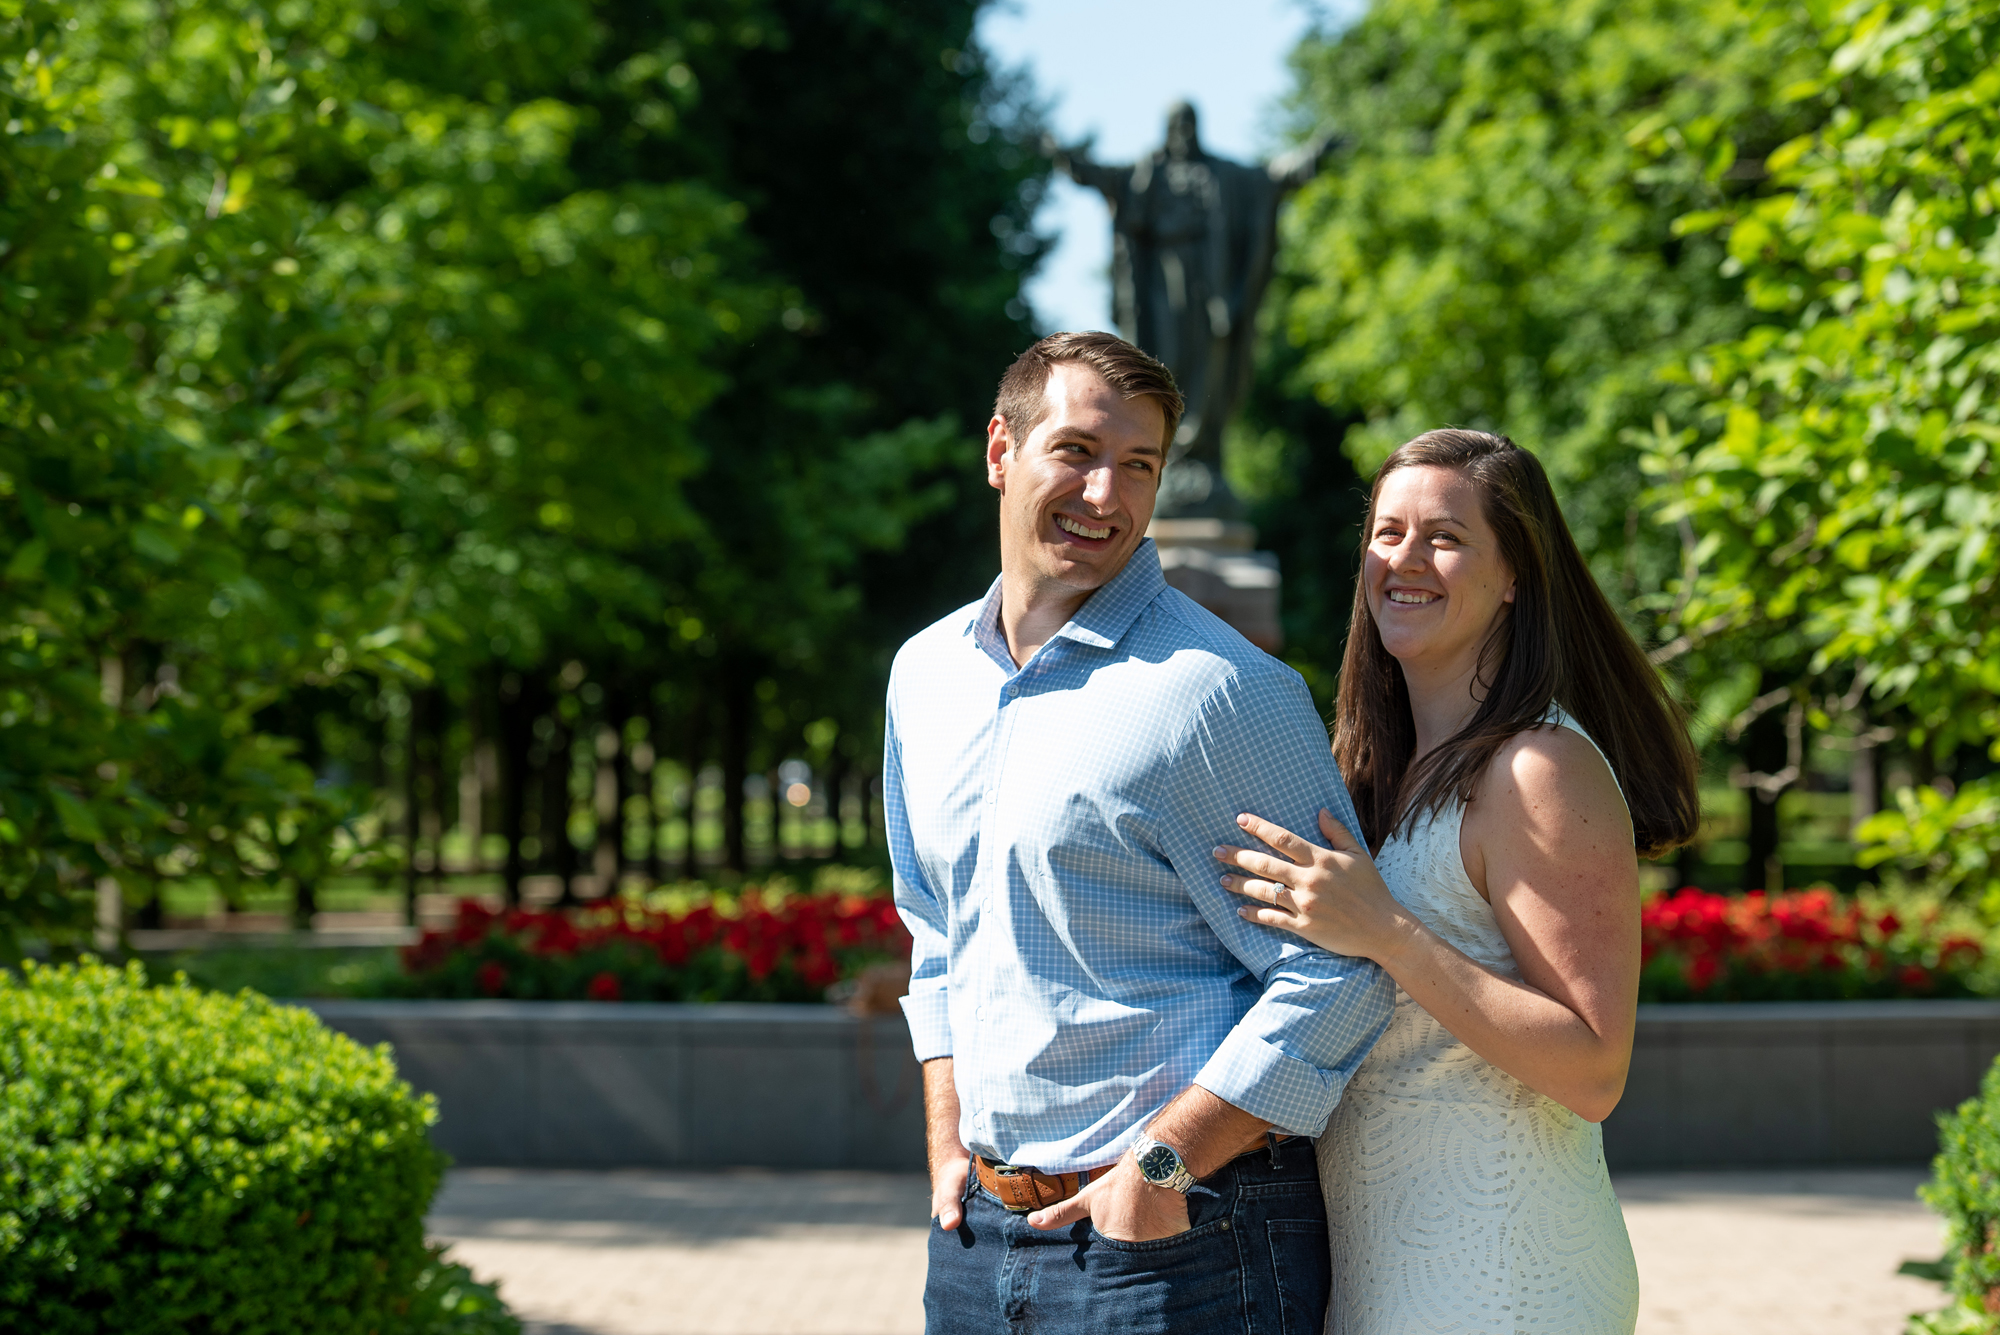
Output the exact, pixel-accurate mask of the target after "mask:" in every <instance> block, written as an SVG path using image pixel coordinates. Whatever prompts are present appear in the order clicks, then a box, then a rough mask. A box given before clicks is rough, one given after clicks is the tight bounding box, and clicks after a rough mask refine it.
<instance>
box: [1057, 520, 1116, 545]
mask: <svg viewBox="0 0 2000 1335" xmlns="http://www.w3.org/2000/svg"><path fill="white" fill-rule="evenodd" d="M1056 527H1057V528H1059V529H1061V530H1062V531H1063V532H1065V533H1068V534H1071V535H1072V536H1074V537H1079V538H1083V539H1084V540H1086V541H1088V542H1103V541H1105V540H1106V539H1108V538H1110V536H1111V529H1110V527H1109V526H1106V527H1104V528H1092V527H1091V526H1090V525H1088V524H1085V523H1084V522H1083V521H1082V520H1079V519H1071V518H1070V517H1069V516H1068V515H1057V516H1056Z"/></svg>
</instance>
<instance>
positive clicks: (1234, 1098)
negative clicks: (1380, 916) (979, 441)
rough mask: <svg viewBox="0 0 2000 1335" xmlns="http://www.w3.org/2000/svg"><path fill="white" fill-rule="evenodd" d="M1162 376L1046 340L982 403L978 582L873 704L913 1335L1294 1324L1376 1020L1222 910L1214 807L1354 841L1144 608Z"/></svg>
mask: <svg viewBox="0 0 2000 1335" xmlns="http://www.w3.org/2000/svg"><path fill="white" fill-rule="evenodd" d="M1181 407H1182V404H1181V396H1180V394H1179V392H1178V391H1177V390H1176V389H1175V387H1174V382H1173V376H1172V373H1171V372H1169V371H1168V370H1167V368H1166V367H1165V366H1163V365H1161V364H1160V363H1159V362H1158V361H1155V360H1154V359H1153V358H1151V357H1149V356H1147V355H1146V354H1145V353H1143V352H1141V351H1140V350H1139V349H1137V348H1135V347H1133V346H1132V345H1131V344H1129V343H1126V342H1124V341H1123V340H1121V339H1118V338H1115V337H1113V336H1112V335H1109V334H1100V333H1089V334H1055V335H1051V336H1050V337H1048V338H1045V339H1043V340H1042V341H1041V342H1039V343H1037V344H1035V346H1033V347H1032V348H1029V349H1028V350H1027V351H1026V352H1024V353H1022V354H1021V356H1020V357H1019V358H1018V359H1017V360H1016V361H1015V362H1014V364H1013V366H1011V367H1010V368H1009V369H1008V371H1007V373H1006V375H1005V376H1004V377H1003V378H1002V380H1001V382H1000V392H999V396H998V401H997V402H996V404H995V408H994V416H993V420H992V421H991V422H990V423H989V424H988V427H987V445H986V466H987V477H988V480H989V481H990V482H991V483H992V485H993V487H994V488H995V489H996V490H997V491H998V492H999V493H1000V576H999V578H998V579H997V580H995V581H994V583H993V587H992V588H991V589H990V590H989V591H988V593H987V595H986V597H985V598H984V599H982V600H981V601H979V602H977V603H974V604H972V605H971V606H969V607H965V608H961V609H960V610H958V611H957V612H954V613H952V614H951V615H950V616H948V617H946V618H945V619H944V620H942V621H940V622H938V623H937V624H936V625H934V626H932V627H930V628H929V629H927V630H925V631H923V632H922V633H921V634H919V635H917V636H915V637H914V638H913V639H911V640H910V642H909V643H908V644H906V645H904V646H903V649H902V651H901V652H900V653H899V654H898V655H897V656H896V665H895V670H894V672H893V673H892V674H891V678H890V683H889V707H888V734H887V737H886V740H885V757H884V775H885V793H886V807H887V814H888V823H889V836H890V848H891V852H892V855H893V857H894V860H895V867H896V902H897V906H898V907H899V908H900V909H901V910H902V914H903V919H904V921H905V922H906V923H908V924H909V927H910V930H911V932H912V934H913V935H914V936H915V938H916V947H915V952H914V958H913V977H912V981H911V985H910V995H909V996H908V997H907V998H905V1000H904V1003H903V1005H904V1010H905V1013H906V1014H907V1016H908V1018H909V1022H910V1031H911V1034H912V1036H913V1038H914V1040H915V1044H916V1052H917V1057H918V1059H919V1060H920V1061H922V1062H923V1063H924V1095H925V1108H926V1114H927V1120H928V1126H929V1136H930V1161H931V1207H932V1215H933V1217H934V1219H935V1220H936V1226H935V1227H934V1228H933V1229H932V1232H931V1251H930V1276H929V1282H928V1285H927V1287H926V1291H925V1295H924V1305H925V1311H926V1313H927V1314H928V1327H929V1331H930V1332H931V1335H945V1333H946V1332H952V1333H956V1332H981V1333H984V1332H993V1335H999V1333H1000V1332H1003V1331H1012V1330H1018V1329H1019V1328H1020V1327H1021V1324H1022V1323H1023V1322H1026V1323H1028V1324H1029V1325H1032V1326H1033V1327H1035V1328H1036V1329H1039V1330H1043V1331H1047V1332H1056V1333H1058V1335H1068V1332H1077V1335H1082V1332H1084V1331H1093V1332H1096V1331H1102V1330H1106V1329H1116V1330H1120V1331H1128V1330H1129V1331H1134V1332H1139V1333H1140V1335H1145V1333H1146V1332H1165V1331H1169V1330H1172V1331H1192V1330H1200V1331H1204V1332H1207V1331H1222V1330H1230V1329H1241V1330H1243V1331H1246V1332H1249V1331H1261V1332H1298V1333H1299V1335H1314V1333H1315V1332H1317V1331H1318V1330H1319V1328H1320V1322H1321V1318H1322V1316H1323V1314H1324V1309H1325V1305H1326V1294H1327V1287H1328V1273H1327V1265H1328V1261H1327V1244H1326V1223H1325V1214H1324V1210H1323V1206H1322V1204H1321V1199H1320V1191H1319V1179H1318V1172H1317V1168H1316V1166H1315V1164H1314V1160H1313V1154H1312V1150H1311V1147H1310V1146H1309V1145H1306V1144H1304V1143H1303V1142H1300V1143H1296V1144H1289V1143H1287V1141H1288V1140H1289V1139H1290V1138H1291V1137H1295V1136H1312V1135H1317V1134H1318V1133H1319V1132H1320V1130H1321V1129H1322V1128H1323V1127H1324V1126H1325V1125H1326V1121H1327V1118H1328V1116H1329V1114H1330V1113H1331V1112H1332V1110H1333V1107H1334V1105H1335V1104H1336V1103H1337V1102H1338V1101H1339V1098H1340V1093H1341V1090H1342V1088H1343V1086H1344V1085H1345V1083H1346V1081H1347V1078H1348V1076H1349V1075H1350V1074H1351V1073H1352V1072H1353V1070H1354V1068H1355V1067H1356V1066H1357V1065H1358V1064H1359V1063H1360V1061H1361V1058H1362V1057H1363V1056H1364V1055H1365V1054H1366V1053H1367V1051H1368V1048H1369V1047H1370V1045H1371V1044H1372V1043H1373V1042H1374V1041H1375V1038H1376V1037H1377V1036H1378V1035H1379V1034H1380V1033H1381V1031H1382V1028H1383V1026H1384V1025H1385V1024H1386V1023H1387V1021H1388V1018H1389V1012H1390V1007H1391V1003H1392V999H1393V998H1392V989H1391V987H1390V985H1389V984H1388V982H1387V980H1386V979H1385V977H1384V976H1383V975H1382V973H1381V972H1380V971H1379V970H1378V969H1377V968H1376V967H1375V966H1374V965H1372V964H1369V963H1366V962H1363V961H1356V960H1352V959H1348V958H1345V957H1343V956H1338V955H1332V954H1328V953H1327V952H1325V951H1321V950H1317V949H1314V948H1312V947H1309V946H1305V945H1303V944H1302V943H1300V942H1299V940H1298V939H1297V938H1295V937H1289V936H1287V935H1285V934H1281V933H1277V932H1274V931H1271V930H1269V929H1266V928H1262V927H1258V926H1256V925H1254V924H1251V923H1248V922H1245V921H1244V920H1243V919H1242V918H1241V917H1239V916H1238V915H1237V912H1236V907H1235V904H1234V903H1233V901H1232V898H1231V896H1230V895H1229V894H1228V893H1227V892H1226V891H1225V890H1223V888H1222V887H1221V885H1220V884H1219V882H1218V878H1217V874H1216V870H1215V867H1216V864H1215V861H1214V850H1215V848H1216V846H1217V845H1219V844H1223V843H1233V842H1237V841H1238V840H1239V838H1240V832H1239V830H1238V827H1237V824H1236V817H1237V815H1238V813H1240V812H1244V811H1250V812H1254V813H1256V814H1258V815H1262V816H1265V817H1267V818H1269V819H1271V820H1274V821H1277V822H1278V823H1280V824H1287V822H1299V823H1298V824H1290V825H1288V828H1294V829H1311V828H1313V823H1314V820H1315V819H1316V817H1317V813H1318V811H1319V810H1320V808H1322V807H1324V808H1326V809H1329V810H1331V811H1332V812H1334V813H1335V815H1336V816H1337V817H1338V818H1339V819H1341V820H1342V821H1344V822H1345V823H1346V824H1347V826H1348V828H1349V829H1350V830H1357V831H1358V829H1359V826H1360V822H1359V821H1358V820H1356V818H1355V816H1354V809H1353V804H1352V802H1351V801H1350V800H1349V798H1348V795H1347V790H1346V789H1345V788H1344V787H1343V786H1342V784H1341V782H1340V776H1339V774H1338V773H1337V772H1336V771H1335V769H1334V766H1333V759H1332V755H1331V752H1330V749H1329V747H1328V745H1327V736H1326V730H1325V727H1324V725H1323V724H1322V723H1321V722H1320V720H1319V718H1318V716H1317V715H1316V714H1315V712H1314V710H1313V707H1312V701H1311V697H1310V696H1309V695H1308V694H1307V692H1306V689H1305V684H1304V683H1303V682H1302V681H1301V680H1300V679H1299V677H1298V674H1297V673H1295V672H1293V671H1292V670H1291V669H1289V668H1287V667H1285V666H1284V665H1283V664H1282V663H1280V662H1278V661H1277V660H1276V659H1273V658H1271V657H1270V656H1269V655H1267V654H1265V653H1263V652H1262V651H1260V650H1258V649H1257V648H1255V647H1254V646H1252V645H1251V644H1250V643H1249V642H1248V641H1246V640H1244V639H1243V638H1242V637H1241V636H1239V635H1237V634H1236V632H1235V631H1233V630H1231V629H1229V627H1228V626H1226V625H1224V624H1223V623H1222V622H1221V621H1219V620H1218V619H1216V618H1215V617H1214V616H1213V615H1211V614H1210V613H1208V612H1206V611H1204V610H1202V608H1200V607H1199V606H1197V605H1196V604H1195V603H1194V602H1193V601H1192V600H1190V599H1189V598H1187V597H1186V596H1185V595H1183V594H1181V593H1179V592H1177V591H1176V590H1174V589H1170V588H1168V587H1167V584H1166V582H1165V580H1164V579H1163V578H1162V577H1161V574H1160V562H1159V557H1158V555H1157V553H1156V552H1155V551H1154V548H1153V544H1152V543H1151V541H1149V540H1148V539H1147V538H1146V537H1145V533H1146V525H1147V523H1148V522H1149V521H1150V520H1151V518H1152V513H1153V501H1154V497H1155V495H1156V494H1157V491H1158V488H1159V482H1160V473H1161V470H1162V469H1163V468H1164V467H1165V464H1166V454H1167V445H1168V442H1170V441H1171V440H1172V439H1173V436H1174V430H1175V427H1176V425H1177V424H1178V422H1179V420H1180V416H1181Z"/></svg>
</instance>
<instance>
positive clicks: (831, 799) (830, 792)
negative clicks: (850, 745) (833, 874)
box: [823, 745, 854, 858]
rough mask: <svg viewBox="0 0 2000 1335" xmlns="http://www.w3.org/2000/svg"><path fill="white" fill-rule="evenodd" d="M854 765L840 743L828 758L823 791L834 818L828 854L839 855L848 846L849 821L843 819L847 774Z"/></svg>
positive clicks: (828, 810) (829, 810) (827, 808)
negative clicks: (850, 762) (831, 840)
mask: <svg viewBox="0 0 2000 1335" xmlns="http://www.w3.org/2000/svg"><path fill="white" fill-rule="evenodd" d="M853 769H854V767H853V766H852V765H850V764H849V763H848V760H847V753H846V752H845V751H843V750H841V749H840V747H839V746H838V745H836V746H835V747H834V748H833V753H832V754H831V755H829V756H828V757H827V760H826V779H825V781H824V786H823V791H824V792H825V793H826V814H827V815H828V816H831V817H832V818H833V842H832V844H831V845H829V846H828V848H827V855H828V856H830V857H836V858H837V857H839V856H840V853H841V850H842V849H844V848H846V847H847V822H846V820H845V819H843V817H844V815H845V809H846V805H847V776H848V775H849V774H850V773H852V772H853Z"/></svg>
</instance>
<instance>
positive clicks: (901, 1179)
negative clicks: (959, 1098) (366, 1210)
mask: <svg viewBox="0 0 2000 1335" xmlns="http://www.w3.org/2000/svg"><path fill="white" fill-rule="evenodd" d="M929 1217H930V1188H929V1185H928V1183H927V1182H926V1181H925V1179H924V1178H923V1177H922V1176H920V1175H918V1174H914V1173H912V1174H892V1173H802V1172H770V1171H764V1170H758V1169H742V1170H737V1171H733V1172H718V1173H673V1174H665V1173H647V1172H632V1173H588V1172H564V1171H559V1170H543V1169H512V1168H461V1169H457V1170H454V1171H453V1172H452V1173H451V1175H450V1177H449V1178H448V1179H447V1181H446V1183H445V1186H444V1189H443V1190H442V1191H440V1192H439V1193H438V1197H437V1200H436V1201H435V1203H433V1205H432V1207H431V1214H430V1231H431V1232H432V1233H433V1234H434V1235H437V1236H440V1237H447V1238H453V1239H473V1238H493V1239H523V1240H525V1239H533V1240H536V1241H542V1242H555V1243H565V1242H567V1243H577V1244H587V1245H590V1246H596V1247H620V1246H630V1247H646V1246H659V1245H662V1244H666V1245H672V1246H681V1247H699V1246H704V1245H714V1244H718V1243H724V1242H732V1241H737V1240H741V1239H746V1238H782V1237H785V1236H786V1235H787V1234H791V1233H794V1232H797V1231H799V1230H810V1231H815V1232H817V1231H820V1230H824V1229H825V1228H827V1227H829V1226H834V1227H840V1228H844V1229H852V1230H855V1231H857V1232H864V1233H865V1232H867V1231H869V1230H873V1229H895V1230H898V1231H907V1230H909V1229H921V1228H924V1227H925V1225H926V1223H927V1221H928V1219H929ZM537 1335H589V1332H584V1331H572V1330H569V1329H566V1328H561V1327H553V1326H552V1327H548V1328H547V1329H546V1330H545V1331H541V1332H537Z"/></svg>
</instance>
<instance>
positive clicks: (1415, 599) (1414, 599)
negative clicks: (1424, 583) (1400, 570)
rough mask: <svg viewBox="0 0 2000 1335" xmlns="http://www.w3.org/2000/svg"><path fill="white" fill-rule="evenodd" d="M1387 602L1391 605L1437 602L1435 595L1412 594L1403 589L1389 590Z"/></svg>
mask: <svg viewBox="0 0 2000 1335" xmlns="http://www.w3.org/2000/svg"><path fill="white" fill-rule="evenodd" d="M1389 601H1390V602H1392V603H1433V602H1436V601H1437V595H1436V594H1434V593H1414V592H1410V591H1407V590H1404V589H1391V590H1389Z"/></svg>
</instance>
